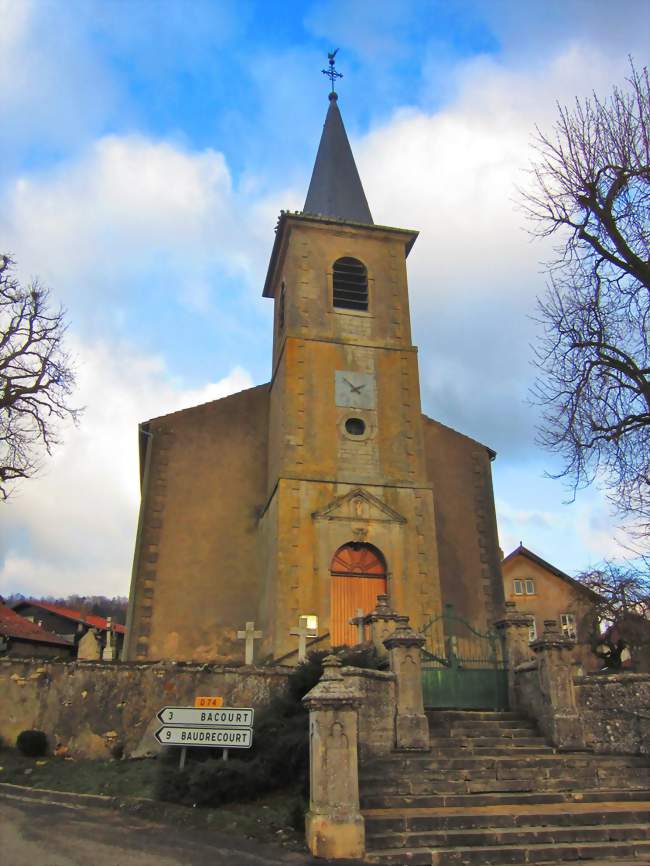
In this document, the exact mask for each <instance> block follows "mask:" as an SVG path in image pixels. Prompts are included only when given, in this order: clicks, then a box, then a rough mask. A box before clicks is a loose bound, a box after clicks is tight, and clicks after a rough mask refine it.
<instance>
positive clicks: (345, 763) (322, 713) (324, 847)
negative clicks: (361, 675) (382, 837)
mask: <svg viewBox="0 0 650 866" xmlns="http://www.w3.org/2000/svg"><path fill="white" fill-rule="evenodd" d="M323 668H324V671H323V676H322V677H321V679H320V681H319V682H318V683H317V684H316V685H315V686H314V688H313V689H312V690H311V691H310V692H308V694H306V695H305V697H304V698H303V701H304V703H305V705H306V706H307V707H308V709H309V767H310V791H309V811H308V812H307V816H306V819H305V834H306V838H307V845H308V847H309V850H310V851H311V853H312V854H313V855H314V856H315V857H329V858H331V859H333V860H337V859H344V858H348V857H350V858H351V857H362V856H363V852H364V847H365V825H364V820H363V816H362V815H361V812H360V809H359V768H358V759H357V752H358V713H357V708H358V706H359V704H360V702H361V698H362V696H361V693H360V692H357V691H356V690H355V689H354V688H352V687H351V686H350V685H349V684H348V683H347V682H346V681H345V679H344V678H343V675H342V674H341V670H340V668H341V662H340V661H339V660H338V659H337V658H336V656H332V655H330V656H326V658H324V659H323Z"/></svg>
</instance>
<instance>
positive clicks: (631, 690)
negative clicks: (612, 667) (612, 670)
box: [575, 673, 650, 755]
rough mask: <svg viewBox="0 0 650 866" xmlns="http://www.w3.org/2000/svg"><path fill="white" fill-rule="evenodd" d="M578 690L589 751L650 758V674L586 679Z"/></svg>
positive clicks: (577, 686) (577, 682)
mask: <svg viewBox="0 0 650 866" xmlns="http://www.w3.org/2000/svg"><path fill="white" fill-rule="evenodd" d="M575 687H576V697H577V704H578V710H579V712H580V716H581V718H582V721H583V726H584V736H585V746H586V747H587V748H588V749H590V750H592V751H594V752H623V753H625V754H627V755H637V754H642V755H647V754H650V674H631V673H624V674H610V675H608V676H603V675H591V676H585V677H580V678H578V679H576V680H575Z"/></svg>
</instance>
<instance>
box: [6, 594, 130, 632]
mask: <svg viewBox="0 0 650 866" xmlns="http://www.w3.org/2000/svg"><path fill="white" fill-rule="evenodd" d="M28 605H29V607H40V608H42V609H43V610H47V611H49V612H50V613H55V614H57V615H58V616H63V617H65V618H66V619H71V620H74V621H75V622H82V623H84V624H85V625H90V626H92V627H93V628H99V629H103V630H104V631H106V629H107V628H108V620H106V619H104V617H103V616H96V615H95V614H93V613H87V614H83V613H82V612H81V611H80V610H72V608H70V607H64V606H63V605H62V604H51V603H50V602H49V601H30V600H27V601H19V602H18V604H15V605H14V608H15V609H18V608H19V607H26V606H28ZM112 630H113V631H115V632H118V633H119V634H126V628H125V626H123V625H120V624H119V623H117V622H114V623H112Z"/></svg>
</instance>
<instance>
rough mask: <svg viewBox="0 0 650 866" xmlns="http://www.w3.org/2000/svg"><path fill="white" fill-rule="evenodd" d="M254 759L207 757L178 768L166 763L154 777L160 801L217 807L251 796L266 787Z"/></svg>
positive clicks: (261, 792)
mask: <svg viewBox="0 0 650 866" xmlns="http://www.w3.org/2000/svg"><path fill="white" fill-rule="evenodd" d="M265 782H268V780H266V779H263V778H262V777H261V774H260V772H259V768H258V767H257V765H256V762H245V761H238V760H230V761H221V760H216V761H215V760H211V761H210V760H208V761H202V762H200V763H199V762H194V761H192V762H190V763H188V764H187V766H186V767H185V768H184V769H182V770H179V769H178V768H175V767H171V766H166V767H164V768H163V769H162V770H161V772H160V773H159V774H158V777H157V779H156V796H157V798H158V799H159V800H167V801H169V802H172V803H182V804H183V805H185V806H220V805H221V804H222V803H230V802H242V801H246V800H251V799H254V798H255V797H256V796H258V795H259V794H263V793H265V791H267V790H268V784H265Z"/></svg>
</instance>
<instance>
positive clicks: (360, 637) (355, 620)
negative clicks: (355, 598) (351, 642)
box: [350, 607, 366, 643]
mask: <svg viewBox="0 0 650 866" xmlns="http://www.w3.org/2000/svg"><path fill="white" fill-rule="evenodd" d="M350 625H356V627H357V643H363V642H364V641H365V639H366V615H365V613H364V612H363V608H361V607H358V608H357V615H356V616H353V617H352V619H351V620H350Z"/></svg>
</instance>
